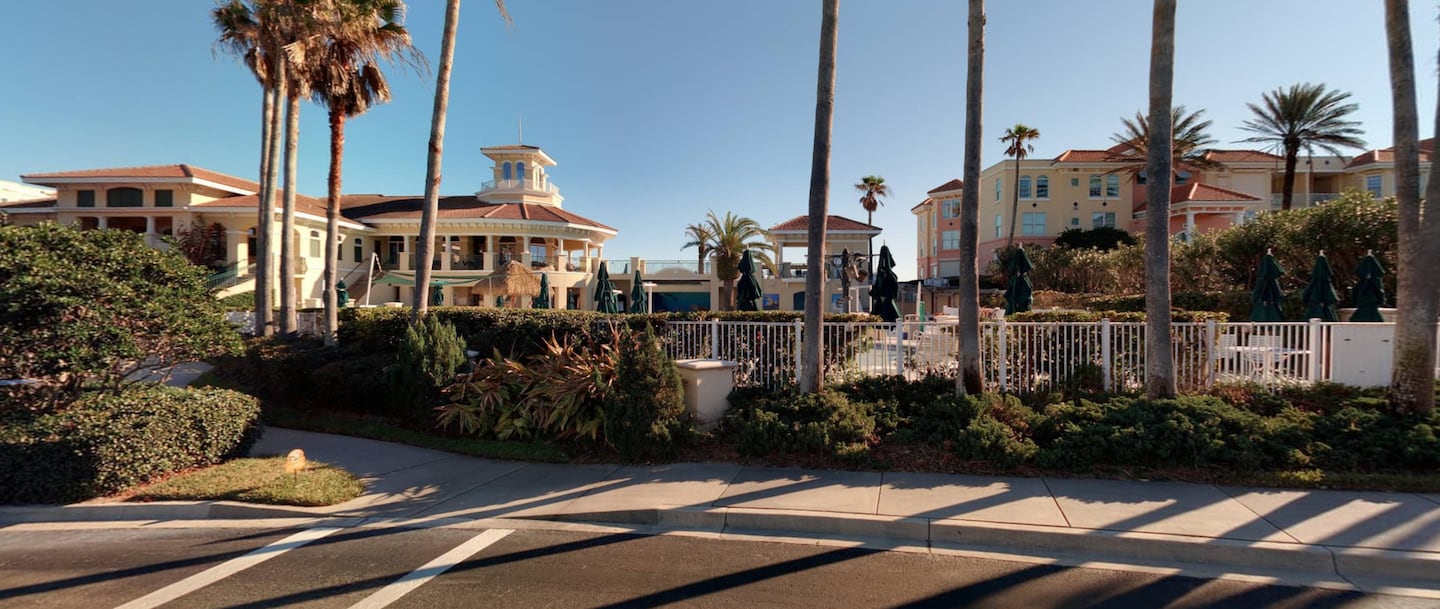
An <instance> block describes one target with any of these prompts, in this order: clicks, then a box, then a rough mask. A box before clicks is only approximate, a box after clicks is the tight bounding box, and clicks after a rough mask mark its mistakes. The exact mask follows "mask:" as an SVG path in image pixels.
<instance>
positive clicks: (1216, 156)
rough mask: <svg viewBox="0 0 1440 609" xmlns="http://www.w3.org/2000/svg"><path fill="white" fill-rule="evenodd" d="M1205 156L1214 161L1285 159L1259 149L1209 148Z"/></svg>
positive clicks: (1234, 161) (1247, 161)
mask: <svg viewBox="0 0 1440 609" xmlns="http://www.w3.org/2000/svg"><path fill="white" fill-rule="evenodd" d="M1205 158H1207V159H1210V160H1212V161H1215V162H1216V163H1273V162H1276V161H1283V160H1285V158H1284V157H1280V156H1276V155H1273V154H1270V153H1268V152H1261V151H1259V150H1211V151H1209V152H1206V153H1205Z"/></svg>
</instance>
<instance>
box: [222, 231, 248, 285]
mask: <svg viewBox="0 0 1440 609" xmlns="http://www.w3.org/2000/svg"><path fill="white" fill-rule="evenodd" d="M249 236H250V235H248V234H246V233H245V231H243V230H227V231H225V262H228V263H230V264H233V265H235V275H236V276H237V277H239V276H244V275H247V274H249V272H250V269H249V267H250V264H249V258H250V241H249V239H248V237H249Z"/></svg>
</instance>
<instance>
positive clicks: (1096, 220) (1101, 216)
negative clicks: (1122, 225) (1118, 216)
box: [1090, 211, 1115, 228]
mask: <svg viewBox="0 0 1440 609" xmlns="http://www.w3.org/2000/svg"><path fill="white" fill-rule="evenodd" d="M1102 226H1108V227H1110V228H1115V212H1113V211H1097V212H1093V213H1091V214H1090V228H1100V227H1102Z"/></svg>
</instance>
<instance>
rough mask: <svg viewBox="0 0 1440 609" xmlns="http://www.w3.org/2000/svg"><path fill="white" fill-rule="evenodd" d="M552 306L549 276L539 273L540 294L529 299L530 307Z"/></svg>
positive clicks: (542, 307) (547, 307)
mask: <svg viewBox="0 0 1440 609" xmlns="http://www.w3.org/2000/svg"><path fill="white" fill-rule="evenodd" d="M553 306H554V305H551V304H550V276H549V275H546V274H545V273H540V294H538V295H537V296H535V298H534V299H533V300H531V301H530V308H532V309H549V308H552V307H553Z"/></svg>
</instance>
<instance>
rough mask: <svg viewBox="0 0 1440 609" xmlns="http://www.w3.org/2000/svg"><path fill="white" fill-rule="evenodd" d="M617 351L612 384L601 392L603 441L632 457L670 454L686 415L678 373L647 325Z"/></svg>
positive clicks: (628, 457)
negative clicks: (602, 401) (603, 404)
mask: <svg viewBox="0 0 1440 609" xmlns="http://www.w3.org/2000/svg"><path fill="white" fill-rule="evenodd" d="M619 351H620V357H619V359H618V360H617V361H616V362H615V384H614V385H613V386H612V387H611V388H610V392H609V393H608V394H606V395H605V439H606V441H608V442H609V443H610V445H611V446H614V447H615V449H616V450H618V451H620V455H621V456H623V457H624V458H626V459H629V460H632V461H633V460H637V459H640V458H642V457H646V456H660V457H668V456H671V455H673V454H674V453H675V445H676V443H677V442H679V441H680V440H681V439H682V438H681V437H680V436H681V432H682V431H683V425H682V420H681V417H682V415H684V414H685V390H684V387H683V386H682V385H681V382H680V371H679V370H677V369H676V368H675V362H673V361H671V360H670V358H669V357H666V355H665V352H664V351H662V350H661V349H660V343H659V342H657V341H656V340H655V334H654V332H652V331H651V330H650V328H649V327H648V326H647V327H646V328H645V331H644V332H642V333H640V334H639V335H637V336H635V337H634V338H633V339H632V340H629V341H626V342H624V343H622V344H621V346H620V349H619Z"/></svg>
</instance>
